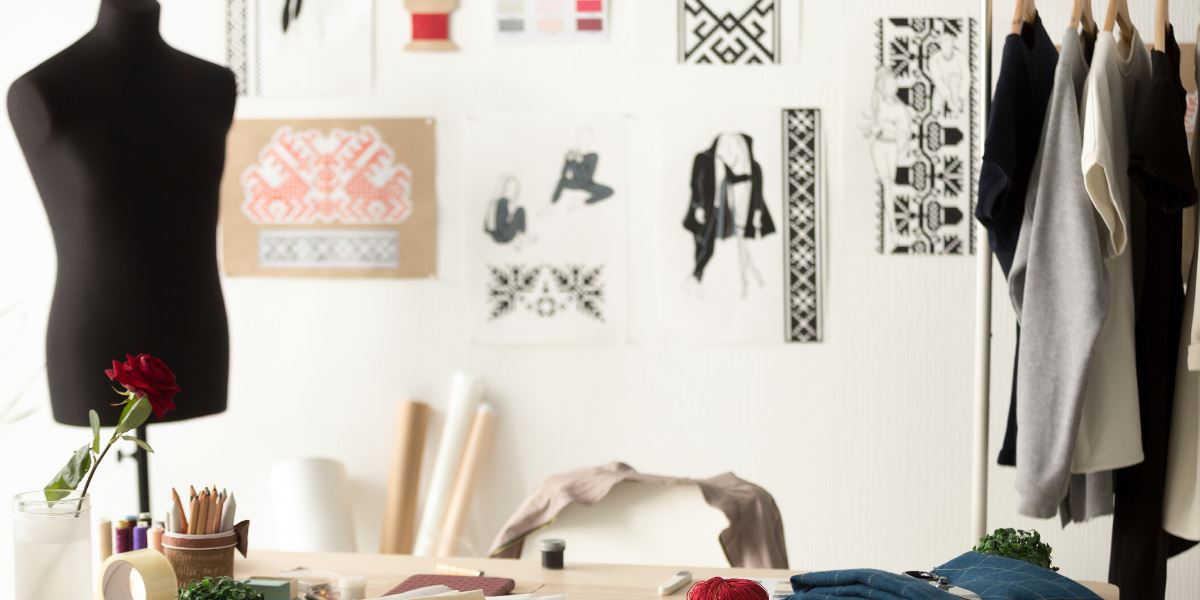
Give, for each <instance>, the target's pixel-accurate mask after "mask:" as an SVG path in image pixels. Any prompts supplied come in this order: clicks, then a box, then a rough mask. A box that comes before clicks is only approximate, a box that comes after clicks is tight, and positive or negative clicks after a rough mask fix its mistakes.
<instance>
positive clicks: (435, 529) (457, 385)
mask: <svg viewBox="0 0 1200 600" xmlns="http://www.w3.org/2000/svg"><path fill="white" fill-rule="evenodd" d="M482 397H483V384H482V383H481V382H480V381H479V379H478V378H477V377H475V376H474V375H469V374H467V373H462V372H458V373H455V374H454V380H453V381H452V382H451V384H450V400H449V403H448V406H447V408H446V426H445V427H444V428H443V431H442V439H441V441H440V442H439V443H438V451H437V457H436V458H435V459H434V464H433V475H432V476H431V478H430V480H429V491H428V493H427V494H426V495H425V507H424V509H423V510H422V511H421V526H420V528H419V529H418V530H417V542H416V545H415V546H414V548H413V554H414V555H416V556H429V555H430V554H432V553H433V551H434V550H435V549H436V548H437V541H438V537H439V536H440V534H441V528H442V523H443V522H444V521H445V519H446V503H447V502H448V501H449V498H450V489H451V487H452V486H453V485H454V476H455V474H456V473H457V472H458V465H459V462H460V461H461V460H462V452H463V446H464V445H465V444H466V441H467V433H468V431H469V430H470V428H471V419H472V418H473V417H474V415H475V409H476V408H477V407H478V406H479V403H480V401H481V400H482Z"/></svg>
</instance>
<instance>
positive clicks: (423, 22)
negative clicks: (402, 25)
mask: <svg viewBox="0 0 1200 600" xmlns="http://www.w3.org/2000/svg"><path fill="white" fill-rule="evenodd" d="M404 7H405V8H407V9H408V12H410V13H412V41H411V42H409V43H408V45H407V46H405V48H406V49H407V50H411V51H414V52H453V51H455V50H458V45H457V44H455V43H454V42H452V41H450V13H452V12H454V11H455V10H456V9H457V8H458V0H404Z"/></svg>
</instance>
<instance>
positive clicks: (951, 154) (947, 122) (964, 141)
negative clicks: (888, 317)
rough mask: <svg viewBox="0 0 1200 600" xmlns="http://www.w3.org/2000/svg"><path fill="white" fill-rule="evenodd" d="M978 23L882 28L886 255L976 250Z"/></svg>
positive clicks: (905, 22) (874, 154) (878, 117)
mask: <svg viewBox="0 0 1200 600" xmlns="http://www.w3.org/2000/svg"><path fill="white" fill-rule="evenodd" d="M974 29H975V21H974V19H966V18H943V17H919V18H915V17H914V18H909V17H904V18H889V19H879V20H878V21H877V22H876V31H875V51H876V72H875V85H874V89H873V91H872V94H873V96H872V109H873V110H872V113H873V115H872V117H871V118H872V119H874V121H873V122H871V123H869V125H868V128H867V133H866V137H867V139H868V142H869V145H870V147H871V160H872V165H873V166H874V168H875V175H876V194H877V197H876V217H877V238H876V250H877V251H878V252H879V253H881V254H936V255H965V254H969V253H973V252H974V233H975V232H974V230H973V228H972V227H971V220H970V219H968V218H966V216H967V215H970V214H972V213H973V210H974V197H975V191H974V190H975V180H976V177H977V171H978V167H977V165H976V153H977V149H976V146H977V144H978V138H977V135H976V131H975V130H976V125H977V122H978V114H977V112H978V111H977V108H976V102H975V99H976V96H975V85H974V84H975V82H976V81H977V65H976V61H975V52H974V51H973V50H974V48H975V46H974V39H973V35H972V32H973V31H974Z"/></svg>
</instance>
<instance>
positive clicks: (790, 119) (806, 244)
mask: <svg viewBox="0 0 1200 600" xmlns="http://www.w3.org/2000/svg"><path fill="white" fill-rule="evenodd" d="M783 136H784V137H783V140H784V170H783V172H784V199H785V202H786V218H787V227H786V230H785V232H786V235H787V244H786V246H785V247H786V252H787V317H786V320H785V324H786V331H785V338H786V340H787V341H788V342H819V341H821V256H820V247H821V246H820V245H821V233H820V232H821V227H820V219H821V207H820V202H821V198H822V196H823V190H824V186H823V181H822V179H823V176H824V175H823V167H824V165H822V164H821V162H820V156H821V111H820V110H818V109H815V108H793V109H784V111H783Z"/></svg>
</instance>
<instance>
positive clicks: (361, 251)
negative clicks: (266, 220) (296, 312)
mask: <svg viewBox="0 0 1200 600" xmlns="http://www.w3.org/2000/svg"><path fill="white" fill-rule="evenodd" d="M258 264H259V266H260V267H263V268H312V269H320V268H327V269H328V268H333V269H339V268H340V269H395V268H398V267H399V266H400V236H399V235H398V234H397V233H396V232H395V231H369V230H367V231H364V230H360V229H345V230H312V229H298V230H297V229H293V230H278V229H264V230H261V231H259V235H258Z"/></svg>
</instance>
